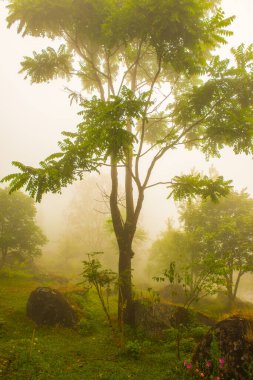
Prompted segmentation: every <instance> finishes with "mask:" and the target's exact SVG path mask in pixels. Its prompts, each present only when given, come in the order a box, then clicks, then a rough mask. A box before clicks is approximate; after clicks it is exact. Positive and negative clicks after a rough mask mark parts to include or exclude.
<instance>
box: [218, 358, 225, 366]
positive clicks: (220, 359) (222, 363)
mask: <svg viewBox="0 0 253 380" xmlns="http://www.w3.org/2000/svg"><path fill="white" fill-rule="evenodd" d="M219 362H220V368H223V366H224V364H225V360H224V359H222V358H219Z"/></svg>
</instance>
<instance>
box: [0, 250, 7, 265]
mask: <svg viewBox="0 0 253 380" xmlns="http://www.w3.org/2000/svg"><path fill="white" fill-rule="evenodd" d="M7 253H8V248H2V249H1V254H2V256H1V258H0V269H2V268H3V267H4V265H5V263H6V257H7Z"/></svg>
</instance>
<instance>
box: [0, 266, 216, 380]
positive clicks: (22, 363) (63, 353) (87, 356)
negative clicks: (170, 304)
mask: <svg viewBox="0 0 253 380" xmlns="http://www.w3.org/2000/svg"><path fill="white" fill-rule="evenodd" d="M37 286H51V287H53V288H57V289H58V290H60V291H61V292H63V293H64V294H65V295H66V296H67V298H68V299H69V301H70V302H71V303H72V304H73V306H74V307H75V309H76V311H77V313H78V317H79V325H78V326H77V328H75V329H67V328H63V327H37V326H36V325H35V324H34V323H33V322H32V321H30V320H29V319H28V318H27V317H26V313H25V309H26V302H27V299H28V297H29V294H30V293H31V291H32V290H34V289H35V288H36V287H37ZM80 290H82V289H81V287H79V288H78V287H77V286H76V285H75V284H74V285H59V284H58V283H53V282H52V281H51V282H50V283H46V282H44V283H42V282H38V281H35V280H34V279H33V277H32V276H31V275H24V274H22V273H14V274H12V273H8V274H5V275H4V276H0V379H4V380H45V379H49V380H50V379H54V380H99V379H100V380H127V379H136V380H137V379H138V380H151V379H152V380H184V379H187V378H188V377H187V374H186V371H185V370H184V369H183V368H182V367H183V366H182V362H183V360H184V359H185V358H187V359H190V357H191V355H192V352H193V350H194V347H195V346H196V342H198V341H199V340H200V339H201V336H202V335H203V334H204V333H205V331H206V330H205V329H206V327H205V328H204V327H201V326H195V327H192V329H191V331H190V332H189V333H188V332H187V331H186V332H184V335H183V337H182V341H181V360H177V355H176V353H177V347H176V336H175V334H176V331H173V329H168V331H167V332H166V338H164V340H160V341H158V340H151V339H149V338H147V337H146V336H145V335H144V334H143V332H141V331H137V332H134V331H132V330H129V329H127V330H126V344H125V349H124V350H122V349H119V348H118V347H117V346H116V344H115V342H114V340H113V337H112V333H111V331H110V328H109V327H108V324H107V321H106V319H105V316H104V314H103V311H102V309H101V305H100V303H99V300H98V298H97V296H96V294H95V293H94V292H93V291H89V292H86V293H84V294H80ZM202 308H203V309H206V310H205V311H207V309H208V308H209V311H212V308H214V309H215V310H213V311H215V313H217V310H218V309H219V305H217V304H216V305H213V306H212V305H210V304H203V305H202ZM116 309H117V304H116V298H115V299H112V312H113V311H116ZM115 314H116V313H115Z"/></svg>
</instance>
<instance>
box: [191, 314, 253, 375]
mask: <svg viewBox="0 0 253 380" xmlns="http://www.w3.org/2000/svg"><path fill="white" fill-rule="evenodd" d="M214 345H215V346H216V351H217V353H216V355H217V356H218V357H217V358H215V357H213V356H214V354H213V352H212V351H213V347H214ZM215 361H216V363H218V364H219V362H220V364H219V366H220V372H221V373H222V379H223V380H225V379H226V380H231V379H234V380H246V379H250V378H251V377H249V365H250V364H251V363H252V361H253V321H252V320H251V319H249V318H242V317H239V316H233V317H230V318H227V319H224V320H223V321H220V322H218V323H217V324H216V325H215V326H214V327H212V328H211V329H210V330H209V332H208V333H207V335H206V336H205V337H204V339H203V340H202V342H200V343H199V345H198V347H197V349H196V351H195V354H194V356H193V363H195V364H196V365H197V366H199V367H201V366H203V365H204V366H205V363H208V362H209V363H210V365H212V364H213V363H214V362H215ZM250 376H252V374H251V375H250Z"/></svg>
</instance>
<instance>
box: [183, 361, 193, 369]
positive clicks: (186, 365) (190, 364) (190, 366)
mask: <svg viewBox="0 0 253 380" xmlns="http://www.w3.org/2000/svg"><path fill="white" fill-rule="evenodd" d="M184 366H185V367H186V368H187V369H191V368H192V363H187V360H184Z"/></svg>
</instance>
